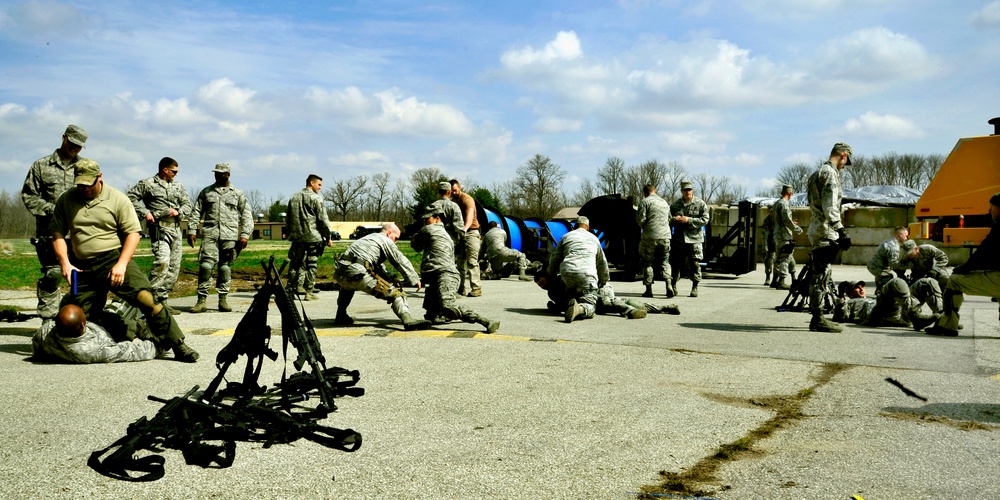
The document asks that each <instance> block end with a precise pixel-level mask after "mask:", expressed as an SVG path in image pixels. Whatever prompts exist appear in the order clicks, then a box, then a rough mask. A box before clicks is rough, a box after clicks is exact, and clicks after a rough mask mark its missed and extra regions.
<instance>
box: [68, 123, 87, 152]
mask: <svg viewBox="0 0 1000 500" xmlns="http://www.w3.org/2000/svg"><path fill="white" fill-rule="evenodd" d="M63 135H65V136H66V140H67V141H69V142H72V143H73V144H76V145H77V146H80V147H81V148H82V147H84V145H86V144H87V131H86V130H84V129H82V128H80V127H79V126H77V125H70V126H68V127H66V132H63Z"/></svg>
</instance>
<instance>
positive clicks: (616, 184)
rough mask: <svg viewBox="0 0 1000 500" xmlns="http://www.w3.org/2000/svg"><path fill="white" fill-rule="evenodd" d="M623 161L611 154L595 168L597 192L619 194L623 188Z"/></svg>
mask: <svg viewBox="0 0 1000 500" xmlns="http://www.w3.org/2000/svg"><path fill="white" fill-rule="evenodd" d="M625 174H626V172H625V162H624V161H623V160H622V159H621V158H617V157H614V156H612V157H611V158H608V161H606V162H604V166H603V167H601V168H599V169H597V192H599V193H601V194H619V193H622V191H623V190H624V189H625Z"/></svg>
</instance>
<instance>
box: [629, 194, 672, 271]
mask: <svg viewBox="0 0 1000 500" xmlns="http://www.w3.org/2000/svg"><path fill="white" fill-rule="evenodd" d="M635 221H636V222H637V223H638V224H639V227H641V228H642V237H641V238H640V239H639V267H641V268H642V284H643V285H646V288H647V289H649V287H650V286H652V285H653V279H654V277H655V275H656V272H655V270H654V269H653V266H654V265H655V266H656V267H658V268H659V270H660V273H661V274H662V275H663V279H664V281H666V280H669V279H670V277H671V273H670V205H668V204H667V202H666V201H664V199H663V198H662V197H660V196H659V195H657V194H656V193H653V194H650V195H649V196H647V197H645V198H643V199H642V200H641V201H639V206H638V209H637V210H636V214H635ZM668 285H669V284H668Z"/></svg>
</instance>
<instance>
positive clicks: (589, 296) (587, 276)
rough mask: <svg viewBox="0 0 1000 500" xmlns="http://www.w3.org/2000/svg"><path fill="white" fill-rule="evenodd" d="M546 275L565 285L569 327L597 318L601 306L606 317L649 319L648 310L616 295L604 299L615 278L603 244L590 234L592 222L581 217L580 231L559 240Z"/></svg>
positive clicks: (571, 232) (579, 220) (574, 231)
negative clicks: (576, 321) (607, 286)
mask: <svg viewBox="0 0 1000 500" xmlns="http://www.w3.org/2000/svg"><path fill="white" fill-rule="evenodd" d="M546 274H547V275H548V276H556V275H558V276H559V278H560V279H561V280H562V283H563V285H565V288H566V297H567V298H568V299H569V300H568V302H567V303H566V314H565V320H566V322H567V323H572V322H573V321H574V320H576V319H589V318H593V317H594V314H596V313H597V310H598V306H599V305H600V306H601V308H602V310H604V311H606V313H618V314H621V315H622V316H625V317H627V318H629V319H640V318H645V317H646V309H645V308H636V307H632V306H630V305H628V304H626V303H625V301H623V300H621V299H617V298H615V296H614V294H613V293H611V294H605V295H604V296H603V297H602V295H601V293H600V289H601V288H604V286H605V285H606V284H607V283H608V281H609V280H610V277H611V275H610V272H609V270H608V260H607V258H606V257H605V256H604V250H603V249H602V248H601V242H600V240H598V239H597V236H594V233H591V232H590V219H588V218H587V217H582V216H581V217H577V219H576V229H574V230H572V231H570V232H568V233H566V234H565V235H564V236H563V237H562V239H560V240H559V244H558V245H556V248H555V250H554V251H553V252H552V253H551V254H550V255H549V266H548V269H547V270H546Z"/></svg>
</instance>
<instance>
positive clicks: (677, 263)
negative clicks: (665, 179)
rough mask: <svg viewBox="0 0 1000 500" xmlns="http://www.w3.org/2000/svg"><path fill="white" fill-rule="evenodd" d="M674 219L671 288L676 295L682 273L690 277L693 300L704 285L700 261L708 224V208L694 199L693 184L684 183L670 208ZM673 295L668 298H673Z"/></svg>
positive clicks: (700, 201)
mask: <svg viewBox="0 0 1000 500" xmlns="http://www.w3.org/2000/svg"><path fill="white" fill-rule="evenodd" d="M670 213H671V215H673V219H672V220H671V222H670V225H671V226H673V227H674V236H673V237H674V242H673V244H672V246H673V252H674V253H673V255H674V262H672V263H671V264H672V266H673V274H672V275H671V278H670V282H671V283H670V288H671V289H672V290H673V293H674V294H676V293H677V280H678V279H680V276H681V270H682V269H683V270H684V272H685V274H687V275H689V276H690V277H691V296H692V297H697V296H698V283H699V282H701V259H703V258H704V248H703V247H704V245H705V235H704V234H703V233H702V227H703V226H704V225H705V224H708V220H709V212H708V205H706V204H705V201H704V200H702V199H701V198H698V197H697V196H695V195H694V184H692V183H691V181H682V182H681V197H680V198H679V199H678V200H677V201H675V202H674V203H673V204H672V205H670ZM670 296H671V295H668V297H670Z"/></svg>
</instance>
